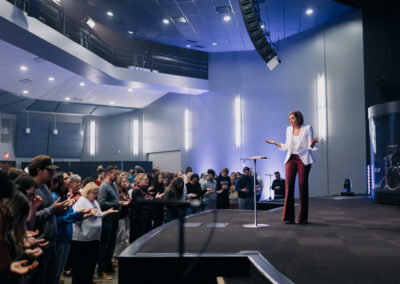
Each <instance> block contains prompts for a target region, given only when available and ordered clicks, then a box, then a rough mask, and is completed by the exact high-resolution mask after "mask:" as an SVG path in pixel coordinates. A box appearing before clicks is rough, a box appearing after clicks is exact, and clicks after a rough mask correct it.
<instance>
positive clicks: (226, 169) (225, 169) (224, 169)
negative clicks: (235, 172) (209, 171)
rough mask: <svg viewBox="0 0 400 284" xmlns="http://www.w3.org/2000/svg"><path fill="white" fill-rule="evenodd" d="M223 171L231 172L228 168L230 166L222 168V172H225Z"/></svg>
mask: <svg viewBox="0 0 400 284" xmlns="http://www.w3.org/2000/svg"><path fill="white" fill-rule="evenodd" d="M223 172H226V174H228V173H229V169H228V168H223V169H222V170H221V173H223Z"/></svg>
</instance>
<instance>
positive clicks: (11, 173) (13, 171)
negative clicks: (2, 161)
mask: <svg viewBox="0 0 400 284" xmlns="http://www.w3.org/2000/svg"><path fill="white" fill-rule="evenodd" d="M24 173H25V172H24V171H23V170H21V169H18V168H14V167H11V168H9V169H8V177H9V178H10V180H11V181H12V182H14V180H15V179H16V178H17V177H19V176H21V175H23V174H24Z"/></svg>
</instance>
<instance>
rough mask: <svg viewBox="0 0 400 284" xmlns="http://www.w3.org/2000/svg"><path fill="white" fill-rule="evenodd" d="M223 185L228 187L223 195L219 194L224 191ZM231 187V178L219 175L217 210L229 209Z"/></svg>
mask: <svg viewBox="0 0 400 284" xmlns="http://www.w3.org/2000/svg"><path fill="white" fill-rule="evenodd" d="M222 185H227V188H226V189H224V190H223V191H222V192H221V193H218V191H220V190H221V189H222ZM230 187H231V178H230V177H229V176H226V177H223V176H222V175H219V176H218V177H217V209H229V188H230Z"/></svg>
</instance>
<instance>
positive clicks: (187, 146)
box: [183, 108, 190, 151]
mask: <svg viewBox="0 0 400 284" xmlns="http://www.w3.org/2000/svg"><path fill="white" fill-rule="evenodd" d="M183 121H184V123H185V124H184V131H185V150H186V151H188V150H189V149H190V111H189V109H188V108H187V109H185V113H184V120H183Z"/></svg>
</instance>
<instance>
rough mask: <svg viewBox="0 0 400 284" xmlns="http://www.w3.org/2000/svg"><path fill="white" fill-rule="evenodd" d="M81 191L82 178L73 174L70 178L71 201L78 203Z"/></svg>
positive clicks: (69, 193)
mask: <svg viewBox="0 0 400 284" xmlns="http://www.w3.org/2000/svg"><path fill="white" fill-rule="evenodd" d="M80 189H81V177H80V176H79V175H77V174H73V175H71V176H70V177H69V188H68V196H69V198H70V199H73V200H74V201H77V200H78V199H79V197H81V195H82V193H81V192H80V191H79V190H80Z"/></svg>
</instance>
